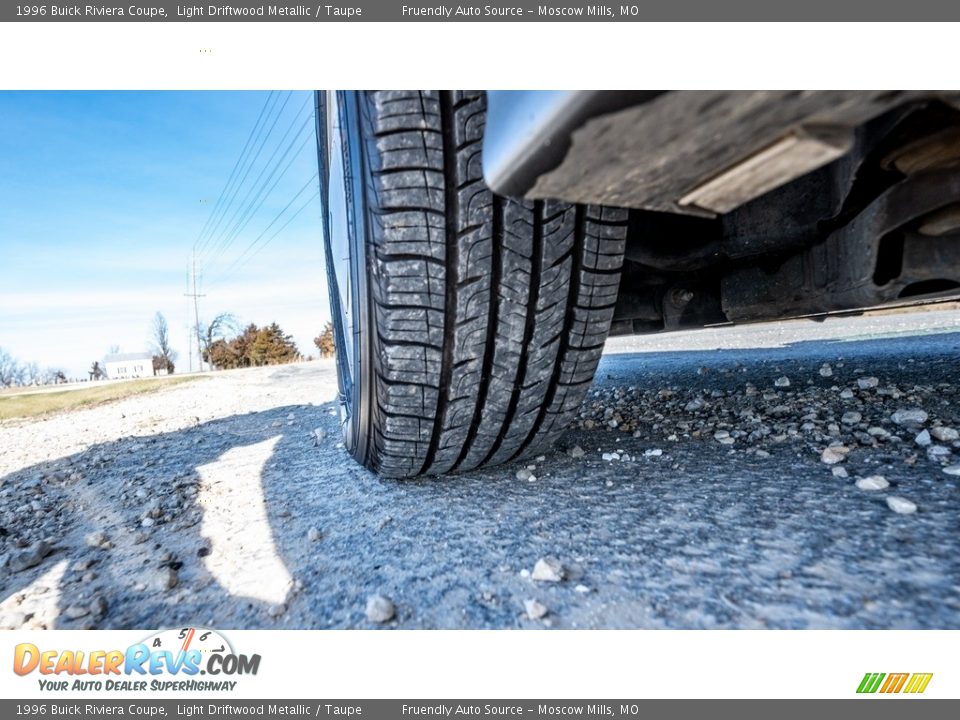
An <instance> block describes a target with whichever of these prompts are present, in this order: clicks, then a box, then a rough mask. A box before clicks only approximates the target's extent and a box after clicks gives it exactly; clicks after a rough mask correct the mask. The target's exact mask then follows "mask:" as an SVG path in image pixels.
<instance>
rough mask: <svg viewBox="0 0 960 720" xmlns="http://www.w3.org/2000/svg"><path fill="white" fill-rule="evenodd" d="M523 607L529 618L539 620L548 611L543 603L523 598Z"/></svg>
mask: <svg viewBox="0 0 960 720" xmlns="http://www.w3.org/2000/svg"><path fill="white" fill-rule="evenodd" d="M523 608H524V610H525V611H526V613H527V617H528V618H529V619H530V620H539V619H540V618H542V617H544V616H546V614H547V613H549V612H550V611H549V610H547V608H546V606H545V605H543V604H541V603H539V602H537V601H536V600H524V601H523Z"/></svg>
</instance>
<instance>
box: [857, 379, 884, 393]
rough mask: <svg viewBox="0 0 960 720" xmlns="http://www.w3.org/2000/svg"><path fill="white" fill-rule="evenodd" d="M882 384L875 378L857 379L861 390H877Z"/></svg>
mask: <svg viewBox="0 0 960 720" xmlns="http://www.w3.org/2000/svg"><path fill="white" fill-rule="evenodd" d="M879 384H880V380H878V379H877V378H875V377H865V378H858V379H857V387H859V388H860V389H861V390H869V389H870V388H875V387H876V386H877V385H879Z"/></svg>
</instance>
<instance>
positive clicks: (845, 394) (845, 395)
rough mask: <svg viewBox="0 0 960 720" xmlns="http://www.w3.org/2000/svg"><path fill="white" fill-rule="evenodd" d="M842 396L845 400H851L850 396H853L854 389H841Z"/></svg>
mask: <svg viewBox="0 0 960 720" xmlns="http://www.w3.org/2000/svg"><path fill="white" fill-rule="evenodd" d="M840 397H841V398H843V399H844V400H849V399H850V398H852V397H853V390H851V389H850V388H844V389H843V390H841V391H840Z"/></svg>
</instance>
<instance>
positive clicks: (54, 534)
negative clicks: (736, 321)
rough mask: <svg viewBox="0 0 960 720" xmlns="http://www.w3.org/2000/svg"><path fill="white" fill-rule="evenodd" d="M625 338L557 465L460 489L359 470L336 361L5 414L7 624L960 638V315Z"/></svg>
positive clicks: (491, 475) (2, 534)
mask: <svg viewBox="0 0 960 720" xmlns="http://www.w3.org/2000/svg"><path fill="white" fill-rule="evenodd" d="M721 345H722V346H724V347H726V348H727V349H725V350H717V348H718V347H719V346H721ZM608 350H609V352H608V354H607V355H606V356H605V357H604V360H603V362H602V365H601V368H600V372H599V374H598V378H597V382H596V385H595V388H594V389H593V390H592V391H591V394H590V395H589V397H588V398H587V401H586V403H585V404H584V409H583V412H582V414H581V415H582V416H581V421H580V424H579V427H577V428H575V429H573V430H572V431H571V432H570V433H569V434H568V436H567V437H566V439H565V440H564V441H563V443H562V445H561V449H560V450H559V451H558V452H556V453H554V454H550V455H548V456H546V457H544V458H539V459H534V460H532V461H531V462H529V463H519V464H514V465H512V466H507V467H503V468H498V469H494V470H490V471H485V472H474V473H469V474H465V475H461V476H457V477H449V478H432V479H424V480H418V481H405V482H394V481H385V480H382V479H380V478H378V477H376V476H374V475H373V474H371V473H369V472H367V471H365V470H363V469H361V468H359V467H358V466H356V465H355V464H354V463H353V462H352V461H351V460H350V458H349V457H347V455H346V453H345V452H344V450H343V449H342V447H340V446H339V438H338V437H337V420H336V417H335V416H334V414H333V404H332V402H331V399H332V398H333V396H334V392H335V377H334V370H333V366H332V364H331V363H328V362H323V363H307V364H303V365H297V366H287V367H282V368H263V369H256V370H249V371H237V372H231V373H221V374H218V375H217V376H215V377H213V378H211V379H210V380H206V381H202V382H199V383H189V384H186V385H183V386H180V387H176V388H172V389H169V390H165V391H163V392H161V393H158V394H156V395H150V396H140V397H135V398H130V399H128V400H124V401H121V402H117V403H111V404H109V405H105V406H101V407H98V408H92V409H88V410H81V411H76V412H74V413H70V414H68V415H59V416H54V417H51V418H45V419H41V420H31V421H8V422H6V423H2V424H0V543H2V544H0V566H3V570H2V574H0V624H2V625H3V626H5V627H65V628H71V627H139V628H152V627H158V626H159V627H175V626H178V625H185V624H200V625H206V626H210V627H221V628H258V627H280V628H354V627H401V628H412V629H416V628H544V627H554V628H665V627H669V628H958V627H960V552H958V551H960V475H956V474H950V473H952V472H956V470H955V469H954V468H955V467H956V466H957V464H958V463H960V440H956V439H953V438H954V434H953V433H952V431H953V430H960V386H958V380H960V313H957V312H956V311H955V310H950V311H940V312H936V313H911V314H905V315H885V316H876V317H861V318H846V319H836V320H831V321H829V322H827V323H814V322H811V321H801V322H795V323H787V324H781V325H776V326H754V327H746V328H734V329H728V330H723V331H703V332H698V333H684V334H678V335H673V336H660V337H653V338H650V337H647V338H624V339H614V340H612V341H611V342H610V343H609V347H608ZM825 365H828V366H829V368H827V367H825ZM784 378H785V379H786V381H788V382H789V385H787V384H786V383H785V381H784ZM904 410H911V411H915V410H922V411H923V413H925V414H926V417H923V415H922V414H920V415H918V414H917V413H915V412H914V413H912V414H911V413H906V414H904V413H903V412H901V413H900V414H897V411H904ZM317 430H319V431H320V432H319V437H318V434H317V433H316V431H317ZM924 431H926V433H927V435H926V437H924V434H923V433H924ZM928 441H929V442H928ZM831 446H832V448H833V449H832V450H831V451H830V452H828V453H827V454H826V456H825V455H824V451H825V450H826V449H828V448H830V447H831ZM580 451H582V453H583V455H582V456H580ZM614 453H615V455H614ZM605 454H606V459H605V458H604V455H605ZM825 457H826V459H830V460H836V462H833V463H828V462H825V461H824V458H825ZM528 466H529V467H528ZM524 470H528V472H523V471H524ZM518 473H519V475H518ZM529 474H532V475H533V478H532V479H531V478H528V477H527V475H529ZM866 478H870V480H869V481H868V482H866V483H863V482H861V485H863V486H864V487H880V488H881V489H872V490H871V489H861V487H858V485H857V481H858V480H860V481H863V480H864V479H866ZM878 478H881V479H882V481H881V480H879V479H878ZM891 497H893V498H900V499H902V500H904V501H907V502H906V503H903V502H900V501H899V500H889V498H891ZM896 509H899V510H911V509H915V511H913V512H908V513H902V512H897V511H896ZM31 553H32V555H31ZM544 557H552V558H556V560H557V561H558V562H559V564H560V566H561V567H562V570H561V574H562V575H563V579H561V580H559V581H556V582H550V581H542V580H536V579H534V578H533V577H531V573H532V572H533V570H534V567H535V565H536V563H537V561H538V560H539V559H541V558H544ZM34 561H36V562H34ZM537 575H538V576H539V574H537ZM372 595H382V596H385V597H387V598H389V599H390V600H391V602H392V603H393V605H394V607H395V617H394V618H393V619H392V620H390V621H388V622H386V623H372V622H371V621H370V620H368V618H367V615H366V605H367V601H368V598H369V597H370V596H372ZM531 600H535V601H537V603H539V605H540V607H536V606H531V607H528V605H527V603H528V601H531ZM541 613H545V614H543V615H542V617H539V618H537V619H534V618H531V617H529V614H533V615H540V614H541Z"/></svg>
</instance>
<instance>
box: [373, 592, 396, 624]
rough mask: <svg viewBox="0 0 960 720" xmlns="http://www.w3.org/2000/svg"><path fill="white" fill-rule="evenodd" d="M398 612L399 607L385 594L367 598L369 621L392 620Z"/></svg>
mask: <svg viewBox="0 0 960 720" xmlns="http://www.w3.org/2000/svg"><path fill="white" fill-rule="evenodd" d="M396 614H397V609H396V608H395V607H394V605H393V601H392V600H391V599H390V598H388V597H385V596H383V595H371V596H370V597H368V598H367V620H368V621H369V622H372V623H385V622H390V621H391V620H393V617H394V615H396Z"/></svg>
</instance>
